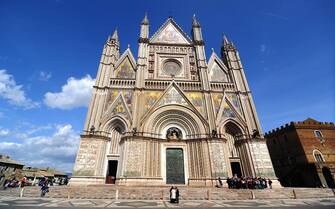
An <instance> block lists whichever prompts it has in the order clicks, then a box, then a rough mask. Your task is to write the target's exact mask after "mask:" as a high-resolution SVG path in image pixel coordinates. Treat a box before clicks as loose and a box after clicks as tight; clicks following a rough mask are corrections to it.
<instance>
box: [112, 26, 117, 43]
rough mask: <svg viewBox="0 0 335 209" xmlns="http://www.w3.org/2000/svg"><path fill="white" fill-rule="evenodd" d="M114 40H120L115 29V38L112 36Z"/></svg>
mask: <svg viewBox="0 0 335 209" xmlns="http://www.w3.org/2000/svg"><path fill="white" fill-rule="evenodd" d="M112 39H116V40H117V39H119V36H118V34H117V28H116V29H115V31H114V33H113V36H112Z"/></svg>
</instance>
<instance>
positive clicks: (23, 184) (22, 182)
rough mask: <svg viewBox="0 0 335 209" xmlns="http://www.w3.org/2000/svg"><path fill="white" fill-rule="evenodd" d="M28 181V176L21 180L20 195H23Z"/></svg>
mask: <svg viewBox="0 0 335 209" xmlns="http://www.w3.org/2000/svg"><path fill="white" fill-rule="evenodd" d="M27 182H28V179H27V177H26V176H24V177H23V178H22V179H21V181H20V197H23V192H24V187H25V186H26V183H27Z"/></svg>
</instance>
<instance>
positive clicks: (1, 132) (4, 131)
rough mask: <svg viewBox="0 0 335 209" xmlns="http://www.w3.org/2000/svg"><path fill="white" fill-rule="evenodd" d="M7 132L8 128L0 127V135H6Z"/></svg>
mask: <svg viewBox="0 0 335 209" xmlns="http://www.w3.org/2000/svg"><path fill="white" fill-rule="evenodd" d="M8 134H9V130H8V129H2V128H0V137H2V136H7V135H8Z"/></svg>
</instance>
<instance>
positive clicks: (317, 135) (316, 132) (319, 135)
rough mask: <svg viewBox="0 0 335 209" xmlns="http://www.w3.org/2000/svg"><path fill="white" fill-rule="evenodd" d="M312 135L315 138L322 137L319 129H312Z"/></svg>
mask: <svg viewBox="0 0 335 209" xmlns="http://www.w3.org/2000/svg"><path fill="white" fill-rule="evenodd" d="M314 135H315V137H317V138H322V137H323V136H322V133H321V131H319V130H316V131H314Z"/></svg>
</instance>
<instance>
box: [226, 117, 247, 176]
mask: <svg viewBox="0 0 335 209" xmlns="http://www.w3.org/2000/svg"><path fill="white" fill-rule="evenodd" d="M224 132H225V135H226V138H227V147H228V152H229V153H228V156H229V163H230V168H231V176H238V177H241V176H242V175H243V166H242V164H241V157H240V153H239V152H238V150H237V148H236V146H235V141H236V140H237V138H238V137H240V136H241V135H242V134H243V132H242V130H241V128H240V127H239V126H238V125H236V124H235V123H234V122H232V121H229V122H227V123H226V124H225V125H224Z"/></svg>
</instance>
